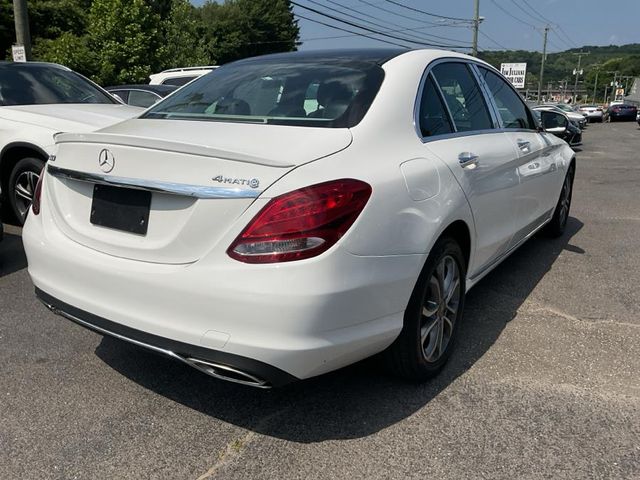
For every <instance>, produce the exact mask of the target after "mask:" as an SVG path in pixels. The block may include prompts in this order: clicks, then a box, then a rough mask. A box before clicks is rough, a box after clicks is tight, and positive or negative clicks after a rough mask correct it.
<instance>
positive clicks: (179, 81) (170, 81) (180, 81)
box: [161, 75, 198, 87]
mask: <svg viewBox="0 0 640 480" xmlns="http://www.w3.org/2000/svg"><path fill="white" fill-rule="evenodd" d="M194 78H198V75H189V76H186V77H173V78H167V79H166V80H163V81H162V83H161V85H173V86H176V87H181V86H183V85H186V84H187V83H189V82H190V81H191V80H193V79H194Z"/></svg>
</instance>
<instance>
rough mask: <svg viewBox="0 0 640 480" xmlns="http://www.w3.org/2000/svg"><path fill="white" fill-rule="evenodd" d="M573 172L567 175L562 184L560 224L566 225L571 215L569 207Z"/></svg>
mask: <svg viewBox="0 0 640 480" xmlns="http://www.w3.org/2000/svg"><path fill="white" fill-rule="evenodd" d="M571 180H572V176H571V173H569V174H568V175H567V177H566V178H565V179H564V183H563V184H562V192H561V193H560V213H559V219H560V224H561V225H562V226H564V224H565V223H567V219H568V217H569V208H570V207H571Z"/></svg>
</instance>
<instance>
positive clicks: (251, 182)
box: [211, 175, 260, 188]
mask: <svg viewBox="0 0 640 480" xmlns="http://www.w3.org/2000/svg"><path fill="white" fill-rule="evenodd" d="M211 180H213V181H214V182H219V183H227V184H230V185H248V186H249V187H251V188H258V187H259V186H260V180H258V179H257V178H251V179H248V178H231V177H224V176H222V175H218V176H216V177H213V178H212V179H211Z"/></svg>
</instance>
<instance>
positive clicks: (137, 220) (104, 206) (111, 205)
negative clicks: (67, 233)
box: [89, 185, 151, 235]
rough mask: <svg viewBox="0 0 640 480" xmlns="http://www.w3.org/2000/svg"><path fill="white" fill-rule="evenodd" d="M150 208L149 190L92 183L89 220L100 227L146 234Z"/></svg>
mask: <svg viewBox="0 0 640 480" xmlns="http://www.w3.org/2000/svg"><path fill="white" fill-rule="evenodd" d="M150 209H151V192H147V191H144V190H134V189H131V188H122V187H112V186H109V185H94V186H93V202H92V203H91V218H90V219H89V220H90V221H91V223H92V224H94V225H99V226H101V227H107V228H113V229H115V230H122V231H123V232H129V233H137V234H139V235H146V234H147V227H148V225H149V210H150Z"/></svg>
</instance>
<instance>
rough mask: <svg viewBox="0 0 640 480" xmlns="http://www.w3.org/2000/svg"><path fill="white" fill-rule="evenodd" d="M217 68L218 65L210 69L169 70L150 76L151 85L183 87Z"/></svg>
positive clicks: (209, 67)
mask: <svg viewBox="0 0 640 480" xmlns="http://www.w3.org/2000/svg"><path fill="white" fill-rule="evenodd" d="M216 68H218V66H217V65H212V66H208V67H186V68H170V69H169V70H163V71H162V72H160V73H154V74H153V75H149V84H150V85H173V86H177V87H181V86H183V85H186V84H187V83H189V82H190V81H191V80H195V79H196V78H198V77H201V76H202V75H206V74H207V73H209V72H211V71H213V70H215V69H216Z"/></svg>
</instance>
